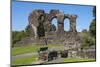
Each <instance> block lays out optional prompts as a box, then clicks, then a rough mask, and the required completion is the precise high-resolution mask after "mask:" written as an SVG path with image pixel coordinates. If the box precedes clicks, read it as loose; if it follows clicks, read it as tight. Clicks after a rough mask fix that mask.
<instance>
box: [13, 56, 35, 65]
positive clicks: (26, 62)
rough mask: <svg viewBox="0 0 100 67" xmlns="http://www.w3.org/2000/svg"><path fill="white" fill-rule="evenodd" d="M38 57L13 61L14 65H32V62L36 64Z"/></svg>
mask: <svg viewBox="0 0 100 67" xmlns="http://www.w3.org/2000/svg"><path fill="white" fill-rule="evenodd" d="M36 58H37V56H31V57H25V58H20V59H16V60H14V61H12V65H26V64H32V62H36Z"/></svg>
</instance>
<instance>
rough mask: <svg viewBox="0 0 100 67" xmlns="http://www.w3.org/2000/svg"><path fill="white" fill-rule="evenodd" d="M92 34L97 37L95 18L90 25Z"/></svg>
mask: <svg viewBox="0 0 100 67" xmlns="http://www.w3.org/2000/svg"><path fill="white" fill-rule="evenodd" d="M89 31H90V35H91V36H94V37H96V22H95V19H94V20H93V21H92V22H91V24H90V27H89Z"/></svg>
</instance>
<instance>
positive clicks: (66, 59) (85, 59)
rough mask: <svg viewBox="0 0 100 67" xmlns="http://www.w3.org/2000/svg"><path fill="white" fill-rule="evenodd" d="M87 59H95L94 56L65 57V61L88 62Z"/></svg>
mask: <svg viewBox="0 0 100 67" xmlns="http://www.w3.org/2000/svg"><path fill="white" fill-rule="evenodd" d="M86 61H95V59H92V58H65V59H64V62H86Z"/></svg>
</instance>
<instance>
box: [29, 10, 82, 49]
mask: <svg viewBox="0 0 100 67" xmlns="http://www.w3.org/2000/svg"><path fill="white" fill-rule="evenodd" d="M53 18H56V19H57V27H56V30H53V31H52V23H51V22H52V20H53ZM66 18H67V19H69V21H70V29H69V31H67V32H65V31H64V20H65V19H66ZM76 19H77V15H70V14H64V13H62V12H60V11H59V10H51V11H50V12H49V13H45V11H44V10H34V11H33V12H32V13H30V15H29V18H28V20H29V26H30V31H31V37H33V40H34V42H37V41H38V43H39V42H40V43H42V39H41V38H45V39H46V40H47V42H48V43H52V44H65V45H67V47H69V48H75V47H77V48H79V47H80V37H79V35H78V32H77V30H76ZM40 25H42V26H40ZM39 27H40V29H42V33H41V32H39ZM38 34H41V35H42V36H39V35H38Z"/></svg>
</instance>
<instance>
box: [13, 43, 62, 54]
mask: <svg viewBox="0 0 100 67" xmlns="http://www.w3.org/2000/svg"><path fill="white" fill-rule="evenodd" d="M56 46H59V47H60V46H61V45H57V44H56V45H55V44H48V45H47V47H49V48H52V47H56ZM40 47H46V45H28V46H23V47H14V48H12V53H11V54H12V56H16V55H19V54H24V53H30V52H36V51H38V50H39V48H40Z"/></svg>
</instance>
